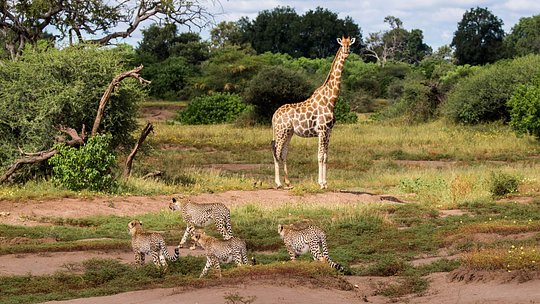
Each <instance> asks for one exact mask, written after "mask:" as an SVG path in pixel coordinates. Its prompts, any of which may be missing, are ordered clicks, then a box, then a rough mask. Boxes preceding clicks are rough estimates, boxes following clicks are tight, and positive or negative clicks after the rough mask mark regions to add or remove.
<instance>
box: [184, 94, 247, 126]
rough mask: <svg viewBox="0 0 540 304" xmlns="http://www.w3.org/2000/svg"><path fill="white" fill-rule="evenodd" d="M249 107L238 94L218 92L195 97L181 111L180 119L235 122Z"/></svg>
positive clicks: (193, 121) (207, 122) (215, 122)
mask: <svg viewBox="0 0 540 304" xmlns="http://www.w3.org/2000/svg"><path fill="white" fill-rule="evenodd" d="M246 108H247V105H246V104H245V103H244V102H243V101H242V98H240V96H238V95H236V94H229V93H216V94H213V95H208V96H200V97H196V98H194V99H193V100H192V101H191V102H190V103H189V105H188V106H187V107H186V108H185V109H183V110H182V111H180V112H179V114H178V120H179V121H180V122H181V123H184V124H193V125H197V124H217V123H225V122H233V121H234V120H235V119H236V118H237V117H238V116H239V115H240V114H241V113H242V112H244V111H245V110H246Z"/></svg>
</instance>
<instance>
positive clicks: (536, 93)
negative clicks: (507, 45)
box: [508, 75, 540, 139]
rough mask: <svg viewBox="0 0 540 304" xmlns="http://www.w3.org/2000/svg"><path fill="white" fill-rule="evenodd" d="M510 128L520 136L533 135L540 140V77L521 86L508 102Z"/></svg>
mask: <svg viewBox="0 0 540 304" xmlns="http://www.w3.org/2000/svg"><path fill="white" fill-rule="evenodd" d="M508 106H509V107H510V126H511V127H512V128H513V129H514V130H515V131H516V132H517V133H518V134H527V133H528V134H532V135H534V136H536V138H537V139H540V75H539V76H536V77H535V78H534V79H533V81H532V82H531V83H530V84H528V85H523V86H520V87H519V88H518V89H517V90H516V91H515V92H514V95H512V98H510V100H509V101H508Z"/></svg>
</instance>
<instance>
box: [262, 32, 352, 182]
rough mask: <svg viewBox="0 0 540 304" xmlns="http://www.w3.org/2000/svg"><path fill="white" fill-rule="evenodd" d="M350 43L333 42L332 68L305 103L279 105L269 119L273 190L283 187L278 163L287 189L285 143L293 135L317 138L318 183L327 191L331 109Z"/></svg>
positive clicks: (348, 40)
mask: <svg viewBox="0 0 540 304" xmlns="http://www.w3.org/2000/svg"><path fill="white" fill-rule="evenodd" d="M354 41H355V38H349V37H347V38H346V37H342V38H337V42H338V43H339V45H340V46H341V47H340V48H339V50H338V52H337V54H336V57H335V58H334V61H333V62H332V67H331V68H330V72H329V73H328V76H327V77H326V81H325V82H324V84H323V85H322V86H320V87H319V88H317V89H316V90H315V92H314V93H313V94H312V95H311V97H309V98H308V99H307V100H305V101H303V102H299V103H292V104H285V105H282V106H281V107H279V108H278V109H277V110H276V112H275V113H274V115H273V116H272V130H273V140H272V154H273V155H274V173H275V182H276V186H277V188H282V187H283V185H282V184H281V180H280V178H279V169H280V162H282V163H283V173H284V180H285V185H286V187H290V181H289V173H288V170H287V152H288V145H289V142H290V141H291V138H292V136H293V135H294V134H296V135H298V136H300V137H315V136H318V138H319V150H318V162H319V179H318V182H319V185H320V187H321V189H326V188H327V184H326V162H327V159H328V144H329V142H330V132H331V131H332V127H333V126H334V123H335V117H334V105H335V104H336V101H337V98H338V96H339V91H340V85H341V72H342V70H343V63H344V62H345V59H346V58H347V57H348V56H349V46H350V45H352V44H353V43H354Z"/></svg>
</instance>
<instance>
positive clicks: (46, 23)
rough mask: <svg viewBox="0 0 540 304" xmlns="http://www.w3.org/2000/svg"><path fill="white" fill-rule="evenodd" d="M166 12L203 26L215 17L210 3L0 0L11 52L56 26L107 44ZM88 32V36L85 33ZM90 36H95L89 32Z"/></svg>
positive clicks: (0, 25)
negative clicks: (209, 7)
mask: <svg viewBox="0 0 540 304" xmlns="http://www.w3.org/2000/svg"><path fill="white" fill-rule="evenodd" d="M153 18H157V19H160V18H164V19H168V20H171V21H172V22H175V23H177V24H184V25H187V26H195V27H199V28H202V27H204V26H205V25H206V24H207V23H208V22H210V20H211V19H212V15H211V14H210V13H209V11H208V8H207V6H206V3H201V2H200V1H198V0H194V1H170V0H157V1H147V0H136V1H124V0H111V1H103V0H79V1H68V0H39V1H18V0H2V1H0V36H2V38H3V39H2V40H3V41H4V46H3V47H4V48H5V49H6V50H8V52H9V53H10V55H11V57H12V58H16V57H18V56H20V55H21V53H22V51H23V50H24V48H25V44H27V43H30V44H33V45H35V44H36V43H37V41H38V39H40V38H44V37H45V29H46V28H51V27H52V28H54V29H55V30H56V31H57V32H58V33H60V38H61V39H64V38H69V41H70V42H73V43H75V42H92V43H97V44H101V45H104V44H108V43H109V42H110V41H112V40H114V39H117V38H126V37H128V36H129V35H131V34H132V33H133V32H134V31H135V30H136V29H137V28H138V27H139V26H140V25H141V23H143V22H144V21H146V20H149V19H153ZM85 36H86V37H85ZM87 37H92V38H87Z"/></svg>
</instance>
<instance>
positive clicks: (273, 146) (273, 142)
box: [272, 140, 279, 160]
mask: <svg viewBox="0 0 540 304" xmlns="http://www.w3.org/2000/svg"><path fill="white" fill-rule="evenodd" d="M272 154H273V155H274V159H275V160H279V157H278V156H277V153H276V141H275V140H272Z"/></svg>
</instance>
